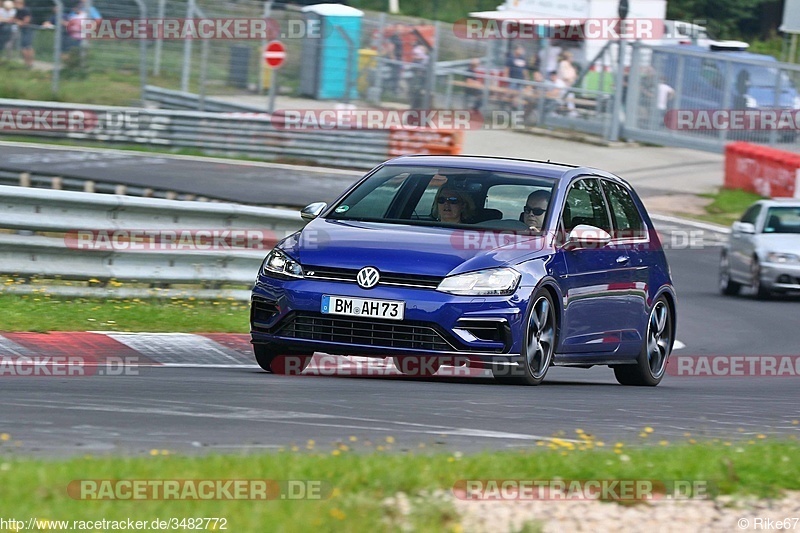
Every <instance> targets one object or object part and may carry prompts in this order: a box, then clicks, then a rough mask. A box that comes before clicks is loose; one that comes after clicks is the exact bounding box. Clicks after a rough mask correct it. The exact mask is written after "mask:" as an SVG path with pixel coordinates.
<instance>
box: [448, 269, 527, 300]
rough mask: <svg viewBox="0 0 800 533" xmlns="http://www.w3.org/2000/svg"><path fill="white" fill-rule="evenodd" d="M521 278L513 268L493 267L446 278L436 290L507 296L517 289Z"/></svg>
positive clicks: (475, 294) (450, 292)
mask: <svg viewBox="0 0 800 533" xmlns="http://www.w3.org/2000/svg"><path fill="white" fill-rule="evenodd" d="M520 278H521V276H520V274H519V272H517V271H516V270H514V269H513V268H491V269H488V270H478V271H477V272H468V273H466V274H457V275H455V276H450V277H447V278H444V279H443V280H442V282H441V283H439V286H438V287H437V288H436V290H437V291H440V292H446V293H448V294H457V295H459V296H506V295H509V294H513V293H514V291H515V290H517V285H519V280H520Z"/></svg>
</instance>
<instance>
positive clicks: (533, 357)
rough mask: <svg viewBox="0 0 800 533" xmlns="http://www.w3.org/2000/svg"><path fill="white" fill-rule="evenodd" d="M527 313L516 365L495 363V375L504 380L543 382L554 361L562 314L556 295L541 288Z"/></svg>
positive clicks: (498, 379) (530, 383) (499, 380)
mask: <svg viewBox="0 0 800 533" xmlns="http://www.w3.org/2000/svg"><path fill="white" fill-rule="evenodd" d="M531 302H533V303H532V304H531V305H530V306H529V308H528V313H527V315H526V316H525V330H524V332H523V333H524V337H523V338H524V341H523V343H522V352H521V353H520V355H519V361H518V364H517V365H516V366H499V365H497V366H493V367H492V375H493V376H494V379H495V380H497V381H498V382H500V383H504V384H516V385H539V384H540V383H541V382H542V381H544V377H545V375H546V374H547V370H548V369H549V368H550V366H551V365H552V363H553V355H554V354H555V349H556V340H557V334H558V318H557V316H556V308H555V305H554V304H553V298H552V296H550V292H549V291H548V290H547V289H539V290H538V291H536V294H534V295H533V297H532V298H531Z"/></svg>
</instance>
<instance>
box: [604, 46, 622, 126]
mask: <svg viewBox="0 0 800 533" xmlns="http://www.w3.org/2000/svg"><path fill="white" fill-rule="evenodd" d="M624 44H625V43H624V42H623V41H622V39H620V40H619V43H618V44H617V75H616V77H615V81H614V106H613V112H614V114H613V115H611V134H610V135H609V139H608V140H610V141H618V140H619V113H620V111H621V110H622V85H623V78H624V72H623V71H624V70H625V46H624Z"/></svg>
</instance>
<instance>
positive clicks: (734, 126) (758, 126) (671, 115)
mask: <svg viewBox="0 0 800 533" xmlns="http://www.w3.org/2000/svg"><path fill="white" fill-rule="evenodd" d="M664 125H665V126H666V127H667V128H669V129H671V130H680V131H719V130H731V131H764V130H781V131H784V130H785V131H797V130H798V129H800V110H797V109H672V110H670V111H667V113H666V114H665V115H664Z"/></svg>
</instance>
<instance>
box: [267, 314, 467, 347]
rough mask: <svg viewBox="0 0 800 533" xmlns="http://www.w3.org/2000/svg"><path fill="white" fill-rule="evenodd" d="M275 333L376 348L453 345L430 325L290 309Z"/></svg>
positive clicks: (283, 335)
mask: <svg viewBox="0 0 800 533" xmlns="http://www.w3.org/2000/svg"><path fill="white" fill-rule="evenodd" d="M275 335H279V336H282V337H293V338H296V339H308V340H316V341H327V342H338V343H342V344H368V345H372V346H375V347H376V348H381V347H385V348H408V349H412V350H434V351H453V350H454V348H453V346H452V345H451V344H450V343H449V342H447V340H445V338H444V337H443V336H442V334H441V333H439V332H438V331H437V330H436V329H435V328H434V327H432V326H430V325H425V324H424V323H423V324H420V323H417V324H413V323H408V322H403V323H395V322H391V321H384V320H369V319H363V318H334V317H329V316H324V315H321V314H312V313H293V314H291V315H289V316H287V317H286V318H285V319H284V320H283V321H282V322H281V324H280V326H279V327H278V329H277V331H276V332H275Z"/></svg>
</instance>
